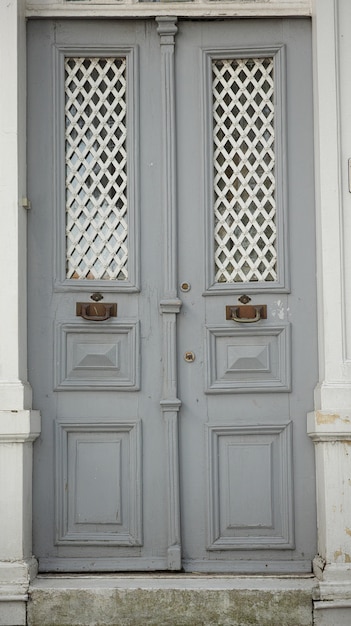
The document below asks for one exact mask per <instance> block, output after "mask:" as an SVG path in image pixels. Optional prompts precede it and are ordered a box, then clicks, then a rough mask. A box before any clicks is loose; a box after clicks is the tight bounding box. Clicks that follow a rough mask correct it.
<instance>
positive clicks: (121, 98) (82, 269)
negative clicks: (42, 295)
mask: <svg viewBox="0 0 351 626" xmlns="http://www.w3.org/2000/svg"><path fill="white" fill-rule="evenodd" d="M126 88H127V86H126V58H125V57H124V58H86V57H81V58H80V57H79V58H66V60H65V123H66V130H65V151H66V276H67V278H71V279H90V280H121V281H123V280H127V279H128V213H127V149H126V140H127V110H126V108H127V107H126V105H127V98H126Z"/></svg>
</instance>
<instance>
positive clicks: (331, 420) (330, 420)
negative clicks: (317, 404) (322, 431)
mask: <svg viewBox="0 0 351 626" xmlns="http://www.w3.org/2000/svg"><path fill="white" fill-rule="evenodd" d="M338 420H340V422H343V423H344V424H350V423H351V420H350V419H349V418H348V417H340V415H338V414H337V413H321V411H316V421H317V424H335V422H337V421H338Z"/></svg>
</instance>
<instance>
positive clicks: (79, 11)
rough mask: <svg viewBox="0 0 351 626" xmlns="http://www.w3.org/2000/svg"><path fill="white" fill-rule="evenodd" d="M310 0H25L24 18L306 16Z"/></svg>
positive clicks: (308, 12) (308, 13)
mask: <svg viewBox="0 0 351 626" xmlns="http://www.w3.org/2000/svg"><path fill="white" fill-rule="evenodd" d="M311 11H312V7H311V0H258V1H256V2H255V0H251V1H247V0H231V1H230V2H223V1H218V2H217V1H216V0H212V1H211V0H207V1H206V0H205V1H202V0H200V1H199V2H197V1H196V0H195V2H174V1H173V2H167V1H164V2H162V1H161V2H140V3H138V2H128V1H127V2H125V3H123V4H122V3H121V4H119V3H118V4H117V3H116V2H115V0H95V1H94V2H88V1H86V2H84V0H83V1H82V2H69V1H68V2H66V1H65V0H61V1H58V2H52V1H51V0H27V11H26V15H27V17H112V16H113V17H122V16H123V17H141V18H145V17H156V16H169V15H174V16H175V17H181V16H187V17H216V16H220V17H294V16H295V17H303V16H305V17H306V16H307V17H308V16H310V15H311Z"/></svg>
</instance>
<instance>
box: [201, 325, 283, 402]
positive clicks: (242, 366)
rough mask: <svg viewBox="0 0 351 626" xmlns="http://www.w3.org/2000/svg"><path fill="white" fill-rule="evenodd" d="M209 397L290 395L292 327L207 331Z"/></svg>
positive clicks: (210, 329) (209, 328)
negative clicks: (261, 393) (252, 393)
mask: <svg viewBox="0 0 351 626" xmlns="http://www.w3.org/2000/svg"><path fill="white" fill-rule="evenodd" d="M206 348H207V358H206V368H207V389H206V391H207V393H223V392H224V393H233V392H250V391H289V390H290V387H291V339H290V326H289V325H288V324H286V325H282V326H268V325H267V326H266V327H264V328H255V329H252V328H249V329H243V328H228V327H227V326H208V327H207V345H206Z"/></svg>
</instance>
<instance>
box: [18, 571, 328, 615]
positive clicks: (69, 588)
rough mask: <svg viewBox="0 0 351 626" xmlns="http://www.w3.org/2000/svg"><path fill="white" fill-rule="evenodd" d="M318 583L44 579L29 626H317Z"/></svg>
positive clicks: (34, 587) (34, 594)
mask: <svg viewBox="0 0 351 626" xmlns="http://www.w3.org/2000/svg"><path fill="white" fill-rule="evenodd" d="M316 587H317V581H316V579H315V578H314V577H313V576H312V575H300V576H288V575H279V576H278V575H277V576H268V575H258V576H237V575H221V574H216V575H206V574H190V573H186V574H182V573H181V574H177V575H174V573H170V574H167V573H161V574H134V573H133V574H124V575H121V574H108V575H97V574H94V575H93V574H91V575H90V574H84V575H65V574H57V575H56V574H55V575H51V574H43V575H39V576H38V577H37V578H36V579H35V580H34V581H33V583H32V584H31V587H30V590H29V602H28V609H27V617H28V626H312V624H313V616H312V610H313V607H312V598H313V596H314V590H315V589H316Z"/></svg>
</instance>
